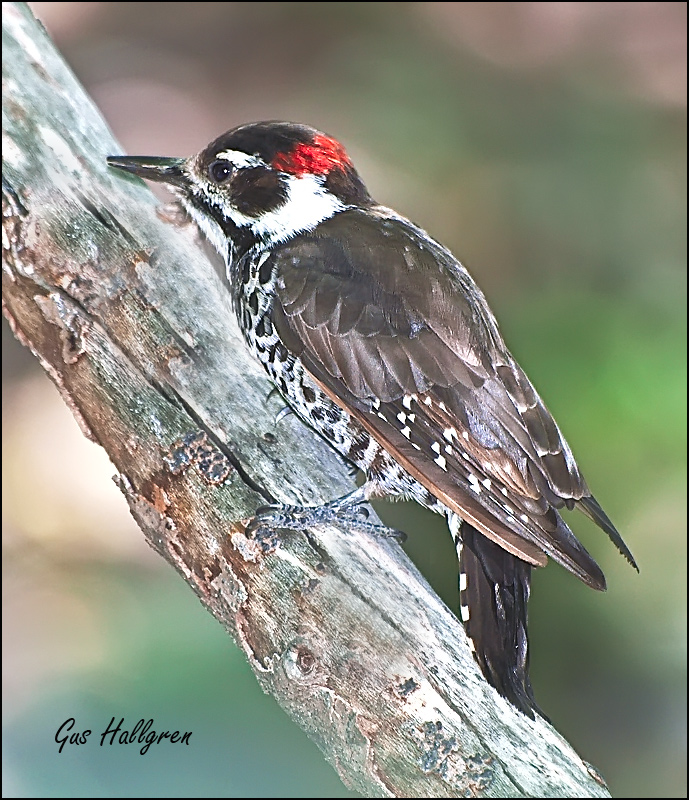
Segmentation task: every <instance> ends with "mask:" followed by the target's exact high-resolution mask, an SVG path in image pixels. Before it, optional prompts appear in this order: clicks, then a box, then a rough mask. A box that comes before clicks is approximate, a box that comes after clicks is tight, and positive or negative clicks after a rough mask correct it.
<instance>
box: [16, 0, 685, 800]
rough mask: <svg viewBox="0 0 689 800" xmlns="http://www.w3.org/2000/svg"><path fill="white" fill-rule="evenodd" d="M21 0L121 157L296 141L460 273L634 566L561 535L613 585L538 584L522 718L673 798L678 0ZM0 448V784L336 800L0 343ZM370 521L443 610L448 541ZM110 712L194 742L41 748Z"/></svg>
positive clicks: (679, 562) (320, 765)
mask: <svg viewBox="0 0 689 800" xmlns="http://www.w3.org/2000/svg"><path fill="white" fill-rule="evenodd" d="M30 5H31V6H32V8H33V9H34V11H35V13H36V14H37V15H38V16H39V18H41V19H42V20H43V22H44V24H45V25H46V27H47V29H48V31H49V32H50V33H51V35H52V36H53V38H54V40H55V41H56V43H57V45H58V47H59V48H60V49H61V50H62V52H63V53H64V55H65V57H66V59H67V61H68V62H69V63H70V64H71V65H72V67H73V69H74V71H75V72H76V74H77V75H78V76H79V78H80V79H81V81H82V82H83V83H84V85H85V87H86V89H87V90H88V91H89V92H90V93H91V95H92V96H93V98H94V100H95V102H96V103H97V104H98V105H99V106H100V108H101V109H102V111H103V113H104V115H105V116H106V118H107V119H108V121H109V123H110V125H111V126H112V128H113V130H114V132H115V134H116V136H117V137H118V138H119V140H120V142H121V143H122V146H123V148H124V152H130V153H134V154H155V155H188V154H190V153H192V152H195V151H197V150H199V149H200V148H201V147H203V146H204V145H205V144H206V143H207V142H208V141H210V140H211V139H212V138H214V137H215V136H217V135H218V134H219V133H221V132H222V131H224V130H226V129H228V128H231V127H233V126H235V125H238V124H240V123H243V122H248V121H254V120H259V119H289V120H294V121H300V122H306V123H309V124H312V125H315V126H316V127H318V128H321V129H324V130H326V131H328V132H329V133H331V134H333V135H335V136H336V137H337V138H339V139H340V140H341V141H342V142H344V144H345V145H346V147H347V148H348V150H349V152H350V155H351V156H352V158H353V160H354V162H355V164H356V165H357V167H358V169H359V171H360V173H361V174H362V176H363V177H364V179H365V181H366V182H367V184H368V186H369V189H370V190H371V192H372V194H373V195H374V196H375V197H376V198H377V199H378V200H380V201H381V202H383V203H386V204H388V205H391V206H393V207H395V208H396V209H397V210H399V211H400V212H402V213H404V214H406V215H407V216H409V217H411V218H412V219H414V220H415V221H416V222H418V223H419V224H421V225H422V226H424V227H425V228H427V229H428V230H429V231H430V232H431V234H432V235H434V236H435V237H436V238H439V239H440V240H441V241H442V242H444V243H445V244H446V245H448V246H449V247H450V248H451V249H452V250H453V251H454V252H455V253H456V254H457V255H458V256H459V257H460V258H462V260H463V261H464V263H465V264H466V265H467V266H468V267H469V269H470V270H471V271H472V273H473V275H474V277H475V278H476V279H477V281H478V283H479V284H480V285H481V287H482V288H483V290H484V291H485V293H486V295H487V296H488V299H489V302H490V303H491V305H492V307H493V310H494V311H495V313H496V315H497V317H498V319H499V320H500V323H501V328H502V331H503V334H504V336H505V338H506V340H507V342H508V344H509V346H510V348H511V349H512V351H513V352H514V354H515V355H516V356H517V358H518V360H519V361H520V363H521V364H522V366H523V367H524V368H525V370H526V371H527V373H528V374H529V375H530V377H531V379H532V380H533V381H534V383H535V384H536V386H537V387H538V388H539V391H540V392H541V394H542V395H543V397H544V398H545V400H546V402H547V404H548V406H549V407H550V409H551V411H552V412H553V413H554V415H555V417H556V418H557V420H558V421H559V424H560V426H561V427H562V429H563V431H564V433H565V435H566V436H567V438H568V440H569V442H570V444H571V445H572V447H573V449H574V451H575V453H576V455H577V457H578V460H579V463H580V465H581V467H582V469H583V471H584V472H585V474H586V476H587V479H588V482H589V484H590V486H591V487H592V489H593V491H594V493H595V495H596V496H597V498H598V499H599V500H600V501H601V503H602V505H603V506H604V507H605V509H606V510H607V512H608V514H609V515H610V516H611V517H612V519H613V520H614V521H615V522H616V524H617V526H618V528H619V530H620V531H621V532H622V534H623V536H624V538H625V540H626V541H627V543H628V544H629V546H630V548H631V549H632V551H633V553H634V555H635V557H636V559H637V561H638V563H639V565H640V567H641V574H640V575H637V574H636V573H635V572H634V571H633V570H632V569H630V568H629V567H628V565H626V563H625V562H624V560H623V559H622V558H620V557H619V556H618V554H617V553H616V551H615V549H614V548H613V547H612V546H611V545H610V543H609V542H608V541H607V540H606V539H605V537H604V536H603V535H601V534H600V532H599V531H597V530H596V529H595V528H594V527H593V526H592V525H591V524H589V522H588V521H587V520H586V519H585V518H584V517H583V516H582V515H578V516H577V517H576V518H572V519H571V521H572V523H573V525H574V527H575V529H576V532H577V533H578V534H579V535H580V537H581V538H582V540H583V541H584V542H585V544H586V546H587V547H588V548H589V549H590V550H591V551H592V553H593V554H594V555H595V557H596V558H597V559H598V561H599V563H600V564H601V566H602V567H603V569H604V571H605V573H606V575H607V577H608V584H609V590H608V592H607V594H604V595H601V594H598V593H595V592H592V591H590V590H589V589H587V588H586V587H584V586H583V585H581V584H580V583H579V582H578V581H576V580H575V579H574V578H572V577H571V576H569V575H568V574H566V573H565V572H564V571H563V570H562V569H560V568H559V567H557V566H554V565H551V566H550V567H549V568H548V569H546V570H539V571H538V572H537V574H536V575H535V577H534V582H533V583H534V585H533V592H532V602H531V606H530V621H531V638H532V678H533V684H534V687H535V691H536V696H537V698H538V701H539V703H540V705H541V706H542V707H543V708H544V709H545V711H546V712H547V713H548V714H549V715H550V717H551V719H552V721H553V723H554V725H555V726H556V727H557V728H558V730H559V731H560V732H561V733H562V734H563V735H564V736H565V737H566V738H567V739H568V740H569V741H570V742H571V743H572V744H573V745H574V747H575V748H576V749H577V750H578V752H579V753H580V754H581V755H582V756H583V757H584V758H585V759H587V760H588V761H590V762H592V763H593V764H594V765H595V766H596V767H597V768H598V769H599V770H600V771H601V772H602V774H603V775H604V776H605V777H606V779H607V781H608V783H609V785H610V788H611V791H612V793H613V795H615V796H618V797H683V796H686V793H687V788H686V758H685V755H686V503H685V496H686V495H685V484H686V424H685V420H686V271H685V257H686V252H685V246H686V244H685V225H686V150H685V144H686V5H685V4H684V3H289V2H283V3H89V2H84V3H31V4H30ZM3 434H4V436H3V573H4V596H3V600H4V602H3V645H4V648H3V666H4V670H3V672H4V676H3V677H4V683H3V693H4V696H3V726H4V737H3V783H4V786H3V795H4V796H23V797H28V796H40V795H45V796H55V797H56V796H91V795H94V796H117V795H119V796H138V795H150V796H162V795H173V796H174V795H178V796H196V795H201V796H213V795H218V796H230V797H233V796H237V797H239V796H250V797H251V796H253V797H260V796H277V797H292V796H294V797H297V796H299V797H319V796H323V797H346V796H350V794H351V793H348V792H347V790H346V789H345V788H344V787H343V785H342V784H341V783H340V781H339V779H338V777H337V775H336V773H335V772H334V770H333V769H332V768H331V767H330V766H329V765H327V764H326V763H325V762H324V760H323V758H322V757H321V755H320V753H319V751H318V750H317V749H316V747H315V746H314V745H312V744H311V743H310V742H309V741H308V740H307V739H306V737H305V736H304V735H303V734H302V732H301V731H300V729H298V728H297V727H296V726H295V725H294V724H293V723H292V722H291V721H290V720H289V719H288V718H287V717H286V715H284V714H283V712H282V711H281V710H280V709H279V708H278V707H277V705H276V703H275V702H274V701H273V700H272V698H269V697H266V696H265V695H263V694H262V693H261V691H260V690H259V688H258V686H257V684H256V682H255V680H254V678H253V676H252V675H251V673H250V671H249V669H248V666H247V665H246V664H245V662H244V658H243V656H242V654H241V653H240V651H239V650H238V649H237V648H236V647H235V645H234V644H233V643H232V641H231V640H230V639H229V638H228V637H227V635H226V634H225V633H224V632H223V630H222V629H221V627H220V626H219V625H218V624H217V623H216V622H215V621H214V620H213V619H212V618H211V617H210V615H208V614H207V613H206V612H205V611H204V610H203V609H202V608H201V606H200V605H199V603H198V601H197V600H196V598H195V597H194V595H193V594H192V592H190V591H189V589H188V588H187V587H186V585H185V584H184V583H183V581H182V580H181V579H180V578H179V577H178V576H177V575H176V574H175V573H174V572H173V571H172V570H171V569H170V567H169V566H168V565H167V564H165V563H164V562H163V561H162V560H160V559H158V558H157V557H155V556H154V555H153V554H152V553H151V552H150V551H148V550H147V548H146V545H145V544H144V542H143V539H142V537H141V535H140V534H139V532H138V530H137V529H136V527H135V526H134V524H133V522H132V521H131V519H130V518H129V515H128V512H127V508H126V504H125V501H124V499H123V498H122V497H121V496H120V494H119V492H118V490H117V489H116V488H115V486H114V485H113V484H112V482H111V480H110V476H111V475H112V473H113V468H112V467H111V466H110V465H109V463H108V461H107V458H106V457H105V455H104V454H103V453H102V452H101V451H100V450H99V449H98V448H96V447H95V446H94V445H92V444H90V443H89V442H87V441H86V440H85V439H84V438H83V437H82V436H81V433H80V432H79V430H78V428H77V425H76V423H75V422H74V420H73V419H72V418H71V416H70V414H69V412H68V411H67V409H66V407H64V405H63V404H62V401H61V400H60V399H59V397H58V396H57V392H56V390H55V389H54V387H53V386H52V384H51V383H50V381H49V380H48V378H47V377H46V376H45V375H44V374H43V373H42V372H41V370H40V368H39V366H38V363H37V362H36V361H35V360H33V359H32V357H31V356H30V354H29V353H28V351H25V350H23V349H22V348H21V347H20V346H19V345H18V344H17V343H16V342H15V341H14V340H13V339H12V336H11V334H10V333H9V329H8V326H7V325H6V324H3ZM305 435H307V434H305ZM382 513H383V515H384V516H385V518H386V520H387V521H388V522H390V523H391V524H398V525H402V524H403V525H404V527H405V529H406V530H408V531H409V532H410V534H411V535H410V540H409V542H408V544H407V550H408V552H409V553H410V555H411V556H412V557H413V558H414V560H415V561H416V563H417V564H418V565H419V567H420V568H421V569H422V571H423V572H424V574H425V575H426V576H427V577H428V579H429V580H430V581H431V582H432V583H433V585H434V586H435V587H436V589H437V591H438V592H439V593H440V594H441V596H442V597H443V598H444V599H445V600H446V601H447V603H448V604H449V605H451V607H453V608H455V607H456V604H457V596H456V588H455V587H456V571H455V565H454V555H453V552H452V547H451V544H450V538H449V536H448V535H447V532H446V531H445V529H444V524H443V522H442V520H440V519H439V518H434V517H433V516H432V515H426V514H423V513H421V512H417V511H415V510H413V509H409V508H407V507H401V506H398V505H395V506H393V505H389V506H385V507H384V509H383V511H382ZM113 716H114V717H116V718H117V719H119V718H120V717H124V718H125V720H126V723H127V724H129V725H130V726H131V725H133V724H134V723H135V722H136V721H137V720H138V719H139V718H141V717H144V718H149V717H153V718H154V720H155V726H156V727H157V728H158V729H168V728H169V729H171V730H174V729H180V730H182V731H186V730H191V731H193V737H192V740H191V741H192V745H191V746H190V747H185V748H184V749H183V750H182V749H180V748H179V747H173V746H169V745H168V746H165V745H162V746H160V747H157V748H155V749H153V750H152V751H150V752H149V753H148V754H147V755H145V756H141V755H139V753H138V748H136V747H134V746H130V747H124V746H117V747H113V748H100V747H98V746H97V744H95V743H94V742H89V744H87V745H85V746H72V747H69V748H66V749H65V751H64V752H63V753H62V754H59V755H58V752H57V745H56V744H55V742H54V738H53V737H54V735H55V731H56V730H57V728H58V727H59V725H60V724H61V723H62V722H64V721H65V720H66V719H67V718H68V717H75V718H76V721H77V727H78V728H91V729H93V730H94V734H93V735H92V737H91V738H92V739H95V738H96V736H97V732H98V731H100V730H102V729H103V728H104V727H105V725H106V724H107V723H108V721H109V720H110V718H111V717H113Z"/></svg>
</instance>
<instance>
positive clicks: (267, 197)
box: [108, 122, 372, 261]
mask: <svg viewBox="0 0 689 800" xmlns="http://www.w3.org/2000/svg"><path fill="white" fill-rule="evenodd" d="M108 164H110V165H111V166H113V167H117V168H118V169H122V170H126V171H127V172H131V173H133V174H135V175H139V176H140V177H142V178H145V179H147V180H151V181H156V182H158V183H163V184H166V185H167V186H168V187H169V188H170V189H171V190H172V191H173V193H174V194H175V195H176V196H177V197H178V199H179V200H180V201H181V203H182V205H183V206H184V207H185V209H186V210H187V212H188V213H189V215H190V216H191V217H192V219H193V220H194V221H195V222H196V223H197V225H198V226H199V227H200V228H201V230H202V231H203V232H204V233H205V235H206V236H207V237H208V239H209V240H210V241H211V242H212V243H213V245H214V246H215V247H216V249H217V250H218V251H219V252H220V254H221V255H222V256H223V257H224V258H225V259H226V260H228V261H229V260H231V259H232V257H233V254H234V253H235V252H236V251H237V249H238V248H239V249H240V250H246V249H248V248H249V247H251V246H252V245H253V244H263V245H269V246H270V245H273V244H277V243H281V242H285V241H288V240H289V239H291V238H292V237H293V236H295V235H296V234H298V233H300V232H302V231H305V230H310V229H312V228H313V227H315V226H316V225H317V224H318V223H319V222H322V221H323V220H326V219H329V218H330V217H332V216H333V215H334V214H336V213H337V212H338V211H342V210H344V209H345V208H351V207H353V206H356V207H361V206H366V205H370V204H371V202H372V201H371V198H370V197H369V194H368V192H367V191H366V187H365V186H364V184H363V183H362V181H361V179H360V178H359V176H358V174H357V172H356V170H355V169H354V167H353V165H352V162H351V161H350V159H349V157H348V155H347V153H346V151H345V149H344V147H343V146H342V145H341V144H340V143H339V142H338V141H337V140H335V139H333V138H331V137H330V136H328V135H326V134H324V133H321V132H320V131H317V130H316V129H315V128H311V127H308V126H307V125H298V124H295V123H291V122H256V123H251V124H249V125H242V126H240V127H238V128H234V129H233V130H231V131H228V132H227V133H225V134H223V135H222V136H220V137H218V138H217V139H215V140H214V141H213V142H211V143H210V144H209V145H208V146H207V147H206V148H204V149H203V150H202V151H201V152H200V153H198V154H197V155H194V156H191V157H190V158H160V157H154V156H151V157H147V156H110V157H108Z"/></svg>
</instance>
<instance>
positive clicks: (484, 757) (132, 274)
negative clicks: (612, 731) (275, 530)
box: [3, 3, 609, 797]
mask: <svg viewBox="0 0 689 800" xmlns="http://www.w3.org/2000/svg"><path fill="white" fill-rule="evenodd" d="M3 83H4V93H3V130H4V143H3V311H4V314H5V316H6V317H7V319H8V320H9V322H10V325H11V326H12V329H13V331H14V333H15V335H16V336H17V337H18V338H19V339H20V341H21V342H23V343H24V344H25V345H26V346H27V347H29V348H31V350H32V352H33V353H34V354H35V355H36V357H37V358H38V359H39V361H40V363H41V365H42V366H43V368H44V369H45V370H46V371H47V373H48V374H49V375H50V377H51V378H52V380H53V381H54V382H55V383H56V385H57V386H58V388H59V390H60V392H61V393H62V396H63V398H64V400H65V402H66V403H67V404H68V405H69V407H70V408H71V410H72V412H73V413H74V415H75V417H76V419H77V420H78V421H79V424H80V425H81V428H82V430H83V432H84V434H85V435H86V436H88V437H89V438H91V439H93V440H94V441H95V442H98V443H99V444H100V445H101V446H102V447H104V448H105V450H106V451H107V453H108V455H109V456H110V459H111V460H112V462H113V464H114V465H115V467H116V469H117V471H118V474H119V485H120V488H121V490H122V492H123V493H124V495H125V497H126V499H127V502H128V503H129V506H130V508H131V512H132V514H133V515H134V517H135V519H136V520H137V522H138V524H139V525H140V527H141V530H142V532H143V534H144V536H145V537H146V539H147V541H148V542H149V543H150V545H151V546H152V547H153V548H154V549H155V550H156V551H157V552H158V553H160V555H161V556H162V557H163V558H165V559H166V560H167V561H168V562H170V564H172V565H173V566H174V567H175V568H176V569H177V571H178V572H179V573H180V574H181V576H182V577H183V579H184V580H185V581H186V582H187V583H188V584H189V585H190V586H191V587H192V589H193V590H194V591H195V592H196V594H197V596H198V598H199V599H200V600H201V602H202V603H203V604H204V605H205V606H206V608H208V610H209V611H210V612H211V613H212V614H213V616H215V617H216V619H218V621H220V622H221V623H222V624H223V625H224V626H225V628H226V629H227V631H228V632H229V633H230V634H231V635H232V636H233V638H234V640H235V641H236V642H237V644H238V645H239V646H240V647H241V648H242V649H243V651H244V652H245V653H246V657H247V658H248V660H249V663H250V664H251V667H252V669H253V671H254V673H255V675H256V678H257V680H258V681H259V683H260V684H261V686H262V687H263V689H264V690H265V691H266V692H270V693H271V694H272V695H274V696H275V697H276V698H277V700H278V701H279V703H280V704H281V705H282V707H283V708H284V709H285V711H286V712H287V713H288V714H289V715H290V716H291V717H292V718H293V719H294V720H295V721H296V722H297V723H298V724H299V725H301V726H302V727H303V728H304V729H305V730H306V732H307V733H308V734H309V736H311V737H312V739H313V740H314V741H315V742H316V743H317V744H318V745H319V747H320V748H321V749H322V751H323V753H324V755H325V757H326V758H327V759H328V760H329V761H330V762H331V763H332V764H333V766H334V767H335V769H337V771H338V773H339V774H340V776H341V777H342V780H343V781H344V782H345V783H346V784H347V785H348V786H350V787H353V788H355V789H357V790H359V791H360V792H361V793H362V794H364V795H366V796H370V797H373V796H391V797H468V796H471V797H516V796H529V797H608V796H609V795H608V793H607V790H606V788H605V785H604V784H603V782H602V780H601V779H600V777H599V776H598V775H597V774H596V772H595V770H593V769H592V768H591V767H589V766H588V765H587V764H585V763H584V762H583V761H582V760H581V759H580V758H579V757H578V756H577V754H576V753H575V752H574V751H573V750H572V749H571V747H570V746H569V745H568V744H567V743H566V742H565V741H564V740H563V739H562V738H561V736H560V735H559V734H558V733H557V732H556V731H555V730H554V729H553V728H552V727H551V726H550V725H548V724H547V723H546V722H544V721H543V720H541V719H537V720H535V721H531V720H529V719H527V718H526V717H524V716H523V715H522V714H520V713H519V712H518V711H516V710H515V709H514V708H512V707H511V706H510V705H509V704H508V703H507V702H506V701H504V700H503V699H502V698H501V697H499V696H498V695H497V693H496V692H495V691H494V690H493V689H492V688H491V687H490V686H488V684H487V683H486V682H485V680H484V679H483V677H482V676H481V675H480V673H479V671H478V669H477V667H476V665H475V663H474V661H473V658H472V656H471V652H470V650H469V646H468V643H467V640H466V637H465V635H464V631H463V629H462V626H461V624H460V623H459V622H458V620H457V618H456V617H455V616H454V615H453V614H452V613H451V612H450V611H449V610H448V609H447V608H446V607H445V606H444V605H443V603H442V602H441V601H440V600H439V599H438V597H437V596H436V595H435V594H434V592H433V591H432V589H431V588H430V587H429V586H428V584H427V583H426V581H425V580H424V579H423V577H422V576H421V575H420V574H419V573H418V571H417V570H416V569H415V567H414V566H413V565H412V564H411V563H410V561H409V560H408V558H407V557H406V555H405V554H404V552H403V551H402V549H401V548H400V547H399V545H398V544H397V543H396V542H395V541H392V540H387V539H382V538H380V537H374V536H371V535H370V534H368V533H366V532H364V531H361V530H346V529H345V528H342V527H337V526H333V525H328V526H323V527H318V528H314V529H312V530H310V531H309V532H308V533H303V534H302V533H294V532H292V533H289V534H287V535H283V536H282V537H277V536H276V537H274V538H273V539H270V538H269V539H267V540H263V541H261V542H259V541H257V540H256V539H253V538H249V537H247V536H245V534H244V523H245V521H246V520H247V519H248V518H250V517H251V516H252V514H253V513H254V511H255V509H256V508H257V507H258V506H261V505H265V504H266V503H267V502H271V501H279V502H286V503H297V504H306V505H313V504H319V503H322V502H324V501H326V500H329V499H333V498H335V497H338V496H340V495H341V494H344V493H345V492H346V491H350V490H351V489H352V488H353V482H352V478H351V477H350V476H349V475H348V472H347V469H346V467H345V466H344V465H343V464H342V463H341V462H340V461H339V459H338V458H337V457H336V456H335V454H334V453H333V452H332V451H331V450H330V449H329V448H328V447H327V445H326V444H325V443H324V442H322V441H321V440H320V439H318V438H317V437H316V436H315V435H314V434H312V433H311V432H310V431H309V430H307V429H306V428H305V427H304V426H302V425H301V424H300V423H299V422H298V421H297V420H296V419H295V418H294V417H292V418H290V419H287V420H285V421H283V422H281V423H280V425H279V426H277V427H276V425H275V415H276V413H277V411H278V410H279V408H280V407H281V405H282V403H281V401H280V400H279V398H277V397H273V398H271V399H270V400H268V401H267V400H266V397H267V395H268V392H269V389H270V387H269V385H268V384H267V382H266V379H265V377H264V374H263V372H262V370H261V369H260V368H259V367H258V366H257V365H256V364H255V363H254V362H253V361H252V360H251V359H250V357H249V355H248V354H247V352H246V350H245V347H244V344H243V342H242V340H241V338H240V335H239V332H238V330H237V328H236V325H235V321H234V317H233V312H232V310H231V308H230V302H229V294H228V292H227V290H226V289H225V288H224V286H223V279H222V278H221V277H220V276H219V275H218V274H217V272H216V270H215V268H214V266H213V265H212V264H211V263H210V262H209V261H208V259H207V257H206V256H205V255H204V252H203V250H202V248H200V247H199V244H198V240H197V238H196V234H195V233H194V231H193V230H192V229H191V228H180V227H178V226H173V225H171V224H170V223H169V222H166V221H164V220H162V219H161V218H159V216H157V214H156V201H155V200H154V198H153V197H152V195H151V194H150V193H149V191H148V190H147V189H146V188H145V186H144V185H143V184H142V183H141V182H140V181H139V180H137V179H134V178H129V177H127V176H123V175H122V174H121V173H116V172H114V171H111V170H109V169H108V168H107V166H106V164H105V156H106V155H108V154H111V153H119V152H121V149H120V147H119V146H118V145H117V143H116V142H115V141H114V140H113V138H112V135H111V134H110V132H109V131H108V129H107V127H106V125H105V123H104V122H103V120H102V119H101V117H100V115H99V114H98V111H97V109H96V108H95V107H94V105H93V104H92V102H91V100H90V99H89V98H88V96H86V94H85V93H84V91H83V89H82V87H81V86H80V85H79V83H78V82H77V80H76V79H75V77H74V76H73V75H72V73H71V72H70V71H69V68H68V67H67V66H66V65H65V63H64V61H63V60H62V59H61V57H60V55H59V53H58V52H57V51H56V50H55V49H54V47H53V45H52V43H51V42H50V40H49V38H48V36H47V35H46V33H45V31H44V30H43V29H42V28H41V27H40V25H39V24H38V23H37V22H36V21H35V20H34V19H33V17H32V15H31V12H30V11H29V10H28V8H27V7H26V6H25V5H24V4H19V3H4V4H3Z"/></svg>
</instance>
